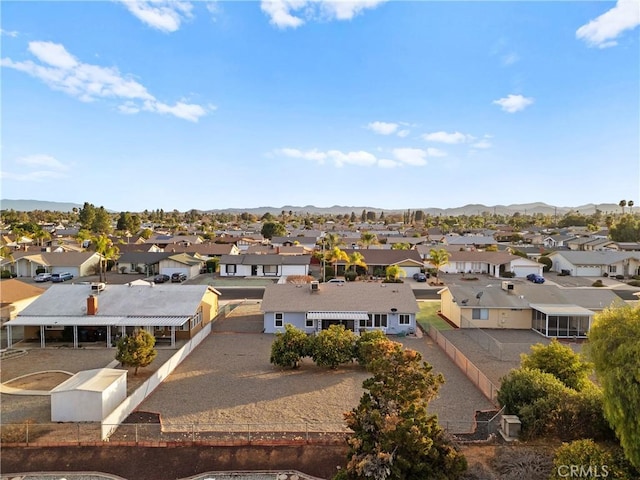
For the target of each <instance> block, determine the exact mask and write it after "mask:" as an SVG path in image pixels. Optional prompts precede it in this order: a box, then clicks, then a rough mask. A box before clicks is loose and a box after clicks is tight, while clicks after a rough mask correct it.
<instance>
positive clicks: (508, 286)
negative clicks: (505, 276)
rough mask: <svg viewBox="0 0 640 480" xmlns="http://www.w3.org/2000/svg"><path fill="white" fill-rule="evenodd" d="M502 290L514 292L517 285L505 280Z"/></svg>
mask: <svg viewBox="0 0 640 480" xmlns="http://www.w3.org/2000/svg"><path fill="white" fill-rule="evenodd" d="M502 290H504V291H506V292H507V293H513V291H514V290H515V285H514V284H513V283H511V282H508V281H503V282H502Z"/></svg>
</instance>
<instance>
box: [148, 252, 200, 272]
mask: <svg viewBox="0 0 640 480" xmlns="http://www.w3.org/2000/svg"><path fill="white" fill-rule="evenodd" d="M165 253H166V252H165ZM204 262H205V259H204V258H202V257H201V256H200V255H198V254H195V255H189V254H188V253H175V254H169V256H167V257H166V258H163V259H162V260H160V263H159V267H160V273H164V274H166V275H169V276H171V275H172V274H174V273H184V274H185V275H186V276H187V278H193V277H195V276H196V275H199V274H200V270H201V269H202V268H203V267H204Z"/></svg>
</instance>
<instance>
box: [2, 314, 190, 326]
mask: <svg viewBox="0 0 640 480" xmlns="http://www.w3.org/2000/svg"><path fill="white" fill-rule="evenodd" d="M190 318H191V317H190V316H179V317H107V316H100V315H86V316H83V317H71V316H67V317H60V316H58V317H56V316H37V317H36V316H34V317H25V316H19V317H17V318H15V319H13V320H11V321H9V322H7V323H6V324H5V325H10V326H12V327H18V326H23V327H37V326H40V325H47V326H60V327H72V326H74V325H78V326H83V327H106V326H107V325H111V326H112V327H114V326H115V327H152V326H155V325H157V326H162V327H172V326H173V327H179V326H181V325H184V323H185V322H187V321H188V320H189V319H190Z"/></svg>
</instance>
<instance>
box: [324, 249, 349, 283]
mask: <svg viewBox="0 0 640 480" xmlns="http://www.w3.org/2000/svg"><path fill="white" fill-rule="evenodd" d="M324 259H325V261H327V262H329V263H333V268H334V271H335V276H336V277H337V276H338V262H348V261H349V255H347V252H345V251H344V250H340V249H339V248H338V247H333V248H332V249H331V250H330V251H329V252H327V253H325V257H324Z"/></svg>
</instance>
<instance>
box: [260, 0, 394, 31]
mask: <svg viewBox="0 0 640 480" xmlns="http://www.w3.org/2000/svg"><path fill="white" fill-rule="evenodd" d="M386 1H387V0H353V1H351V0H339V1H336V0H262V1H261V2H260V8H261V9H262V11H263V12H264V13H266V14H267V15H268V16H269V22H270V23H271V24H272V25H275V26H276V27H278V28H282V29H284V28H297V27H299V26H301V25H303V24H304V23H306V22H307V21H308V20H313V19H316V18H319V19H323V20H351V19H352V18H353V17H355V16H356V15H358V14H359V13H361V12H363V11H364V10H366V9H371V8H376V7H377V6H378V5H380V4H381V3H384V2H386Z"/></svg>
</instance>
